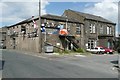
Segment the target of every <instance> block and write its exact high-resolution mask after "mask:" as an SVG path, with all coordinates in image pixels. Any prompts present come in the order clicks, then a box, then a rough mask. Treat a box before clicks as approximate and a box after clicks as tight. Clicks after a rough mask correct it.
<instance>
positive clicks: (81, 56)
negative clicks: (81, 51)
mask: <svg viewBox="0 0 120 80" xmlns="http://www.w3.org/2000/svg"><path fill="white" fill-rule="evenodd" d="M75 56H76V57H86V56H84V55H75Z"/></svg>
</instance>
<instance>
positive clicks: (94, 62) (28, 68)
mask: <svg viewBox="0 0 120 80" xmlns="http://www.w3.org/2000/svg"><path fill="white" fill-rule="evenodd" d="M3 60H4V61H5V65H4V68H3V77H4V78H117V77H118V71H117V70H116V69H113V66H114V65H115V63H114V61H116V60H117V54H115V55H88V56H85V55H78V54H77V55H57V54H54V55H52V54H50V53H49V54H39V53H33V52H26V51H16V50H3Z"/></svg>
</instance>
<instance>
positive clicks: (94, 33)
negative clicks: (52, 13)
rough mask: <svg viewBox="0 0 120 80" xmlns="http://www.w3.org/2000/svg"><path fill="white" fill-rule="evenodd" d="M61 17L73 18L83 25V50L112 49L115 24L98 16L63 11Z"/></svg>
mask: <svg viewBox="0 0 120 80" xmlns="http://www.w3.org/2000/svg"><path fill="white" fill-rule="evenodd" d="M63 16H66V17H68V18H75V19H76V20H78V21H79V20H80V21H83V23H84V44H83V45H85V46H84V48H88V49H92V48H94V47H96V46H103V47H107V48H112V49H113V48H114V43H113V42H114V41H115V40H114V39H115V26H116V24H115V23H113V22H111V21H109V20H106V19H104V18H102V17H100V16H95V15H91V14H87V13H81V12H77V11H73V10H70V9H68V10H65V12H64V14H63Z"/></svg>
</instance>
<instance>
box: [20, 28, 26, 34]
mask: <svg viewBox="0 0 120 80" xmlns="http://www.w3.org/2000/svg"><path fill="white" fill-rule="evenodd" d="M21 32H22V33H24V34H26V28H25V26H21Z"/></svg>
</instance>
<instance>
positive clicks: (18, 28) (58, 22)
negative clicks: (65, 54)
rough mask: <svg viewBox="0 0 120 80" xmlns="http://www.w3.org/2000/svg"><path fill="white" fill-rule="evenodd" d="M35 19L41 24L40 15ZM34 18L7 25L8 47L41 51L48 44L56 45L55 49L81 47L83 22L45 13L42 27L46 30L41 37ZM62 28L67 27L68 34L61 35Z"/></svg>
mask: <svg viewBox="0 0 120 80" xmlns="http://www.w3.org/2000/svg"><path fill="white" fill-rule="evenodd" d="M33 20H34V21H35V22H36V24H37V26H39V17H37V18H34V19H33ZM33 20H32V18H30V19H27V20H24V21H22V22H19V23H17V24H15V25H12V26H9V27H7V48H10V49H18V50H25V51H32V52H41V51H42V50H43V49H44V45H46V44H50V45H52V46H54V50H56V49H61V50H65V49H67V50H73V49H74V50H75V49H77V48H79V47H81V40H82V36H81V35H82V34H83V32H81V29H83V23H82V22H80V21H76V20H75V19H71V18H66V17H62V16H56V15H50V14H47V15H43V16H41V27H42V26H44V27H45V32H42V33H41V35H40V37H41V39H40V38H39V30H37V31H36V30H35V28H34V23H33ZM38 28H39V27H38ZM60 28H62V29H67V30H68V35H67V36H65V35H59V29H60ZM41 29H42V28H41ZM39 41H40V42H39ZM71 45H73V47H71Z"/></svg>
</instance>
